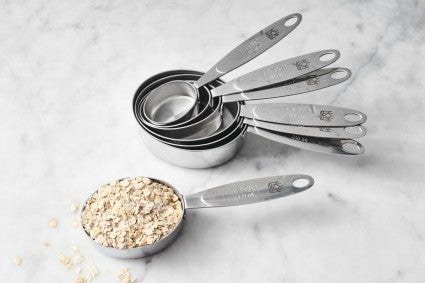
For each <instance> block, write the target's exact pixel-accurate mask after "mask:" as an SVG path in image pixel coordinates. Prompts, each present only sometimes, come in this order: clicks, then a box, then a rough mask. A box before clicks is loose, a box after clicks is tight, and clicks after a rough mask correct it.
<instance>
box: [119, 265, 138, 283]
mask: <svg viewBox="0 0 425 283" xmlns="http://www.w3.org/2000/svg"><path fill="white" fill-rule="evenodd" d="M117 277H118V281H119V282H120V283H132V282H136V279H134V278H133V277H132V276H131V274H130V272H129V271H128V268H124V269H123V270H121V271H120V272H119V273H118V276H117Z"/></svg>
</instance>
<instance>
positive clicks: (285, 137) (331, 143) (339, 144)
mask: <svg viewBox="0 0 425 283" xmlns="http://www.w3.org/2000/svg"><path fill="white" fill-rule="evenodd" d="M247 131H248V132H250V133H253V134H255V135H258V136H261V137H263V138H266V139H269V140H272V141H274V142H277V143H281V144H285V145H290V146H293V147H298V148H303V149H307V150H312V151H317V152H323V153H332V154H346V155H359V154H362V153H363V152H364V147H363V145H362V144H361V143H359V142H358V141H355V140H351V139H329V138H318V137H309V136H300V135H294V134H286V133H279V132H273V131H269V130H265V129H262V128H258V127H253V126H248V129H247Z"/></svg>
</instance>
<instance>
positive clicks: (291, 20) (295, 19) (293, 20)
mask: <svg viewBox="0 0 425 283" xmlns="http://www.w3.org/2000/svg"><path fill="white" fill-rule="evenodd" d="M296 22H298V17H297V16H293V17H290V18H289V19H287V20H286V22H285V26H286V27H290V26H293V25H294V24H295V23H296Z"/></svg>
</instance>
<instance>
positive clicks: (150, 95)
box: [133, 14, 366, 168]
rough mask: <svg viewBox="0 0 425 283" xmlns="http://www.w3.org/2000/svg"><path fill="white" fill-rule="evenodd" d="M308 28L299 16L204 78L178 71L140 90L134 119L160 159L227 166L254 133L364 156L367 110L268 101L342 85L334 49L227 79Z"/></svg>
mask: <svg viewBox="0 0 425 283" xmlns="http://www.w3.org/2000/svg"><path fill="white" fill-rule="evenodd" d="M300 22H301V15H300V14H292V15H289V16H287V17H284V18H282V19H280V20H279V21H277V22H275V23H273V24H271V25H270V26H268V27H266V28H264V29H263V30H261V31H260V32H258V33H256V34H255V35H253V36H252V37H250V38H249V39H247V40H246V41H245V42H243V43H241V44H240V45H239V46H238V47H236V48H235V49H234V50H232V51H231V52H230V53H229V54H227V55H226V56H225V57H224V58H223V59H221V60H220V61H219V62H218V63H217V64H215V65H214V66H213V67H212V68H211V69H210V70H209V71H208V72H206V73H205V74H203V73H201V72H197V71H192V70H174V71H167V72H163V73H160V74H157V75H155V76H153V77H151V78H149V79H147V80H146V81H145V82H143V83H142V85H141V86H140V87H139V88H138V90H137V91H136V94H135V95H134V99H133V111H134V115H135V117H136V119H137V121H138V123H139V125H140V132H141V136H142V138H143V140H144V142H145V144H146V145H147V146H148V148H149V149H150V150H151V151H152V152H153V153H154V154H155V155H156V156H157V157H159V158H161V159H163V160H165V161H167V162H169V163H172V164H175V165H178V166H182V167H189V168H206V167H212V166H217V165H220V164H222V163H224V162H226V161H228V160H229V159H231V158H232V157H233V156H235V155H236V154H237V152H238V150H239V149H240V148H241V146H242V144H243V139H244V136H245V134H246V133H247V132H249V133H251V134H255V135H259V136H262V137H264V138H267V139H270V140H273V141H275V142H279V143H282V144H285V145H290V146H294V147H299V148H303V149H308V150H313V151H318V152H324V153H333V154H345V155H358V154H361V153H363V151H364V147H363V146H362V145H361V144H360V143H359V142H357V141H356V140H354V139H356V138H360V137H362V136H364V135H365V134H366V129H365V128H364V127H363V126H362V124H363V123H364V122H365V121H366V115H365V114H364V113H362V112H360V111H357V110H353V109H347V108H341V107H334V106H327V105H315V104H297V103H264V102H266V100H267V99H270V98H277V97H285V96H291V95H297V94H301V93H307V92H312V91H315V90H319V89H323V88H326V87H330V86H333V85H336V84H339V83H341V82H343V81H345V80H347V79H348V78H350V76H351V72H350V70H349V69H347V68H340V67H327V66H329V65H330V64H332V63H334V62H335V61H336V60H338V58H339V57H340V53H339V52H338V51H337V50H334V49H328V50H321V51H316V52H312V53H309V54H305V55H301V56H297V57H294V58H290V59H285V60H283V61H279V62H277V63H274V64H271V65H269V66H266V67H263V68H260V69H258V70H255V71H252V72H250V73H248V74H245V75H242V76H240V77H238V78H236V79H233V80H231V81H229V82H224V81H223V80H221V79H220V77H221V76H223V75H224V74H227V73H228V72H230V71H232V70H234V69H235V68H237V67H239V66H241V65H243V64H245V63H247V62H248V61H250V60H252V59H254V58H255V57H257V56H258V55H260V54H262V53H263V52H265V51H266V50H268V49H269V48H270V47H272V46H273V45H274V44H276V43H277V42H278V41H280V40H281V39H283V38H284V37H285V36H286V35H288V34H289V33H290V32H291V31H292V30H294V29H295V28H296V27H297V26H298V24H299V23H300Z"/></svg>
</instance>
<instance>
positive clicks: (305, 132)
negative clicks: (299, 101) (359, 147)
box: [244, 119, 367, 139]
mask: <svg viewBox="0 0 425 283" xmlns="http://www.w3.org/2000/svg"><path fill="white" fill-rule="evenodd" d="M244 123H245V124H247V125H250V126H254V127H257V128H261V129H265V130H270V131H274V132H280V133H285V134H293V135H300V136H309V137H318V138H329V139H357V138H361V137H364V136H365V135H366V132H367V131H366V128H365V127H363V126H361V125H356V126H350V127H304V126H293V125H284V124H277V123H270V122H263V121H257V120H252V119H244Z"/></svg>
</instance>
